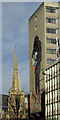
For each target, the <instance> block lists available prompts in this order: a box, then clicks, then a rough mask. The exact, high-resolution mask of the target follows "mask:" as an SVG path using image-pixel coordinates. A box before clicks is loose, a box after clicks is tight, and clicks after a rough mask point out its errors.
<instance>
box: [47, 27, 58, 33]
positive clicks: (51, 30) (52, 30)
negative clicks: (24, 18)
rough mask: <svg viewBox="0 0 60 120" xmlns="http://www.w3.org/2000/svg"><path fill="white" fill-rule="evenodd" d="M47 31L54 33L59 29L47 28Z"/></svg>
mask: <svg viewBox="0 0 60 120" xmlns="http://www.w3.org/2000/svg"><path fill="white" fill-rule="evenodd" d="M46 33H53V34H56V33H57V31H56V29H53V28H46Z"/></svg>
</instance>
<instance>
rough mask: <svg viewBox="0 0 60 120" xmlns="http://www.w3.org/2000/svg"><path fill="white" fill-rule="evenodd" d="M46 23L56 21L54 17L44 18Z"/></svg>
mask: <svg viewBox="0 0 60 120" xmlns="http://www.w3.org/2000/svg"><path fill="white" fill-rule="evenodd" d="M46 22H47V23H56V19H52V18H46Z"/></svg>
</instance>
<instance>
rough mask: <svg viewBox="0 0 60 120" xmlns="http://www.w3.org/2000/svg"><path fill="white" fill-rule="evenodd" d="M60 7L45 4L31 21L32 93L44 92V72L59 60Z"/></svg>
mask: <svg viewBox="0 0 60 120" xmlns="http://www.w3.org/2000/svg"><path fill="white" fill-rule="evenodd" d="M59 5H60V3H58V2H43V3H42V4H41V5H40V6H39V8H38V9H37V10H36V11H35V12H34V14H33V15H32V16H31V17H30V19H29V60H30V61H29V62H30V92H32V91H34V92H36V93H37V94H39V93H41V92H42V90H44V88H45V78H44V75H43V74H42V71H43V69H44V68H45V67H46V66H48V65H49V64H51V63H52V62H54V61H55V60H56V58H57V55H56V40H57V39H58V38H59V35H60V33H59V32H60V12H59V11H60V8H59ZM40 97H41V96H40Z"/></svg>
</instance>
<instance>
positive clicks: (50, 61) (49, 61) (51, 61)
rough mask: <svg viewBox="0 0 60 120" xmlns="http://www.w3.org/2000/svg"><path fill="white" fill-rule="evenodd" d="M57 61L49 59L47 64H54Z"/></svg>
mask: <svg viewBox="0 0 60 120" xmlns="http://www.w3.org/2000/svg"><path fill="white" fill-rule="evenodd" d="M55 61H56V59H51V58H48V59H47V64H50V63H53V62H55Z"/></svg>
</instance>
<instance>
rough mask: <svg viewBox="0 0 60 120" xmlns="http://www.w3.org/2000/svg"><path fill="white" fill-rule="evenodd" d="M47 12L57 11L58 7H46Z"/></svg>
mask: <svg viewBox="0 0 60 120" xmlns="http://www.w3.org/2000/svg"><path fill="white" fill-rule="evenodd" d="M46 12H48V13H56V9H55V8H50V7H46Z"/></svg>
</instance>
